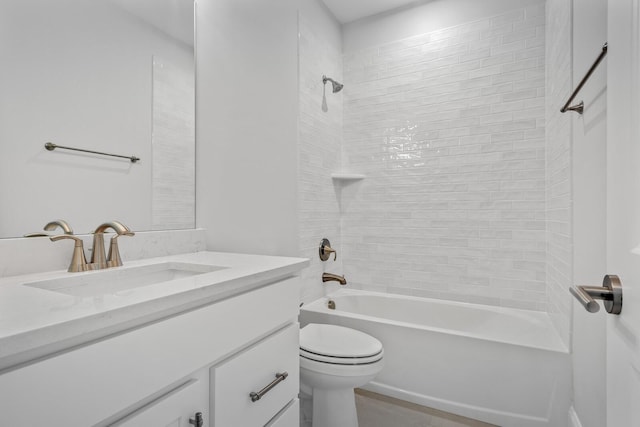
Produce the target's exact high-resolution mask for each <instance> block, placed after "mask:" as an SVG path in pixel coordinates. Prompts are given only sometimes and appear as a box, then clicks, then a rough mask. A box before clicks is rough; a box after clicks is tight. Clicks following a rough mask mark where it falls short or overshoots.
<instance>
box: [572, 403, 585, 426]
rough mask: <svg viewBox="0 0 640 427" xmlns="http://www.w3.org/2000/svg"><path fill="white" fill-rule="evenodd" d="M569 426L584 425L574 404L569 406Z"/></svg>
mask: <svg viewBox="0 0 640 427" xmlns="http://www.w3.org/2000/svg"><path fill="white" fill-rule="evenodd" d="M569 427H582V423H581V422H580V417H578V414H577V413H576V410H575V408H574V407H573V405H571V407H569Z"/></svg>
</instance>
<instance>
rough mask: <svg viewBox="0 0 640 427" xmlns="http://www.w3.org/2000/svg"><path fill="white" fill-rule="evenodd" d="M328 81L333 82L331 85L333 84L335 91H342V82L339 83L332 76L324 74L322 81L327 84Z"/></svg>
mask: <svg viewBox="0 0 640 427" xmlns="http://www.w3.org/2000/svg"><path fill="white" fill-rule="evenodd" d="M327 81H330V82H331V85H332V86H333V93H338V92H340V91H341V90H342V88H343V87H344V85H343V84H342V83H338V82H337V81H335V80H333V79H332V78H331V77H327V76H322V83H324V84H327Z"/></svg>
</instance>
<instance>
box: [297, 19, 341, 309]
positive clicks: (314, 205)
mask: <svg viewBox="0 0 640 427" xmlns="http://www.w3.org/2000/svg"><path fill="white" fill-rule="evenodd" d="M322 12H323V10H322V9H321V10H320V11H317V10H316V13H314V15H313V20H311V19H307V18H306V15H304V14H302V13H300V15H299V20H298V22H299V24H298V25H299V37H300V41H299V67H300V68H299V85H300V91H299V114H300V116H299V120H298V132H299V143H298V147H299V148H298V208H299V209H298V211H299V227H298V228H299V232H300V237H299V246H300V256H302V257H305V258H309V259H310V265H309V267H308V268H306V269H304V270H303V272H302V283H303V286H302V290H301V300H302V301H304V302H308V301H312V300H314V299H316V298H319V297H321V296H322V295H323V288H322V285H321V281H320V278H321V276H322V273H323V271H324V270H325V269H327V271H330V272H333V273H341V271H342V268H341V262H342V254H341V253H338V261H337V262H333V261H329V262H327V263H322V262H321V261H320V259H319V258H318V245H319V243H320V240H321V239H322V238H323V237H327V238H328V239H329V240H330V241H331V244H332V246H333V247H334V248H336V249H339V248H340V211H339V208H338V202H337V198H336V191H335V189H334V186H333V182H332V180H331V173H332V172H335V171H336V170H339V169H340V161H341V159H340V157H341V155H340V152H341V146H342V93H337V94H333V93H332V92H331V84H330V83H329V84H328V85H327V88H326V89H327V91H326V94H325V95H326V100H327V111H326V112H325V111H323V110H322V98H323V88H324V86H323V84H322V75H323V74H326V75H327V76H330V77H333V78H334V79H336V80H338V81H342V52H341V45H340V43H339V40H340V32H339V27H338V24H337V23H332V21H331V18H330V17H329V16H328V15H323V13H322ZM323 18H324V19H323ZM331 35H333V36H334V37H331Z"/></svg>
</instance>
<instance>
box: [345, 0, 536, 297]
mask: <svg viewBox="0 0 640 427" xmlns="http://www.w3.org/2000/svg"><path fill="white" fill-rule="evenodd" d="M544 44H545V16H544V4H542V3H541V4H539V5H535V6H530V7H526V8H522V9H515V10H512V11H509V12H508V13H504V14H502V15H498V16H493V17H490V18H487V19H483V20H479V21H474V22H469V23H466V24H463V25H459V26H455V27H451V28H447V29H444V30H440V31H436V32H432V33H428V34H424V35H421V36H417V37H412V38H408V39H404V40H399V41H396V42H393V43H389V44H385V45H381V46H377V47H374V48H368V49H366V50H361V51H357V52H351V53H349V54H347V55H345V56H344V58H343V60H344V79H345V82H344V83H345V90H344V97H345V103H344V133H343V138H344V142H343V161H342V163H343V167H344V168H345V169H349V170H351V171H354V172H361V173H364V174H366V176H367V178H366V179H365V180H363V181H361V182H359V183H354V184H350V185H349V187H348V188H345V189H343V191H342V200H341V209H342V249H343V252H344V259H345V264H344V272H345V275H346V276H347V278H348V279H349V283H350V285H351V286H352V287H356V288H365V289H372V290H381V291H386V292H392V293H404V294H413V295H419V296H427V297H437V298H447V299H453V300H462V301H472V302H479V303H489V304H495V305H502V306H513V307H522V308H528V309H537V310H545V309H546V308H547V298H546V283H545V279H546V274H545V269H546V265H545V250H546V232H545V214H546V207H545V108H544V107H545V75H544V55H545V47H544Z"/></svg>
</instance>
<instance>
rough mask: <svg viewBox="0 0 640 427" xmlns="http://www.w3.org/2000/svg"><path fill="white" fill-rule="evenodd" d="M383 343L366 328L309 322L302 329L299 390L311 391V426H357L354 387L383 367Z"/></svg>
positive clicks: (309, 393)
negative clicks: (365, 331) (358, 328)
mask: <svg viewBox="0 0 640 427" xmlns="http://www.w3.org/2000/svg"><path fill="white" fill-rule="evenodd" d="M383 354H384V350H383V348H382V343H381V342H380V341H378V340H377V339H375V338H374V337H372V336H371V335H367V334H365V333H364V332H360V331H356V330H355V329H350V328H345V327H342V326H336V325H325V324H317V323H310V324H308V325H307V326H305V327H304V328H302V329H301V330H300V390H301V394H306V395H310V396H311V399H312V402H313V403H312V405H313V409H312V412H313V415H312V424H311V425H312V427H337V426H339V427H358V417H357V415H356V403H355V397H354V394H353V389H354V388H355V387H359V386H362V385H365V384H366V383H368V382H369V381H371V380H372V379H373V378H375V376H376V375H378V373H380V371H381V370H382V367H383V365H384V361H383Z"/></svg>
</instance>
